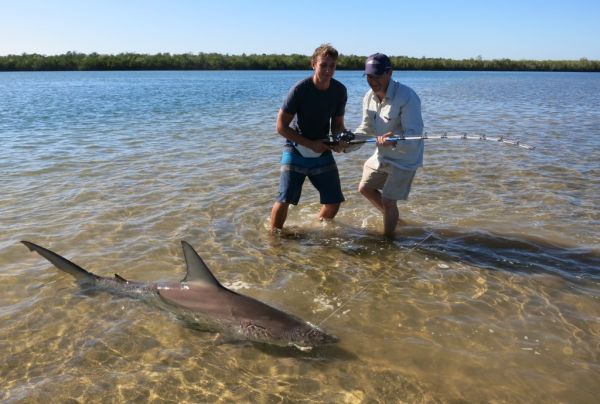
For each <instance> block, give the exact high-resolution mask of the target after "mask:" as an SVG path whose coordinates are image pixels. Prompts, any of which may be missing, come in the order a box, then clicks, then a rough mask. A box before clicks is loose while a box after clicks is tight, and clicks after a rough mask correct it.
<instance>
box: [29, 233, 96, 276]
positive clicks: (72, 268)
mask: <svg viewBox="0 0 600 404" xmlns="http://www.w3.org/2000/svg"><path fill="white" fill-rule="evenodd" d="M21 243H23V244H25V246H26V247H27V248H29V250H30V251H35V252H36V253H38V254H39V255H41V256H42V257H44V258H46V259H47V260H48V261H50V263H51V264H52V265H54V266H55V267H57V268H58V269H60V270H63V271H65V272H67V273H69V274H71V275H73V276H74V277H75V279H77V281H79V282H85V281H88V282H89V281H91V280H95V279H98V278H99V277H98V276H97V275H94V274H93V273H91V272H88V271H86V270H85V269H83V268H81V267H80V266H79V265H77V264H74V263H72V262H71V261H69V260H68V259H66V258H64V257H61V256H60V255H58V254H56V253H55V252H53V251H50V250H48V249H46V248H44V247H40V246H39V245H37V244H34V243H31V242H29V241H21Z"/></svg>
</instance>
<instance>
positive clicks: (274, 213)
mask: <svg viewBox="0 0 600 404" xmlns="http://www.w3.org/2000/svg"><path fill="white" fill-rule="evenodd" d="M289 206H290V204H289V203H285V202H275V203H274V204H273V208H272V209H271V231H275V230H276V229H278V230H281V229H282V228H283V224H284V223H285V219H286V218H287V213H288V208H289Z"/></svg>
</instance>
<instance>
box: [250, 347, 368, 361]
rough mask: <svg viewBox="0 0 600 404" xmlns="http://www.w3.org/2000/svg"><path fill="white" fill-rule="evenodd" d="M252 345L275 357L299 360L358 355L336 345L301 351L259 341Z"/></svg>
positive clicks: (324, 359)
mask: <svg viewBox="0 0 600 404" xmlns="http://www.w3.org/2000/svg"><path fill="white" fill-rule="evenodd" d="M253 345H254V347H255V348H256V349H258V350H259V351H261V352H263V353H265V354H268V355H270V356H274V357H277V358H293V359H299V360H314V361H331V360H343V361H351V360H357V359H358V356H356V355H355V354H353V353H352V352H350V351H347V350H345V349H344V348H341V347H339V346H337V345H327V346H319V347H314V348H313V349H311V350H310V351H301V350H299V349H297V348H294V347H284V346H277V345H268V344H260V343H254V344H253Z"/></svg>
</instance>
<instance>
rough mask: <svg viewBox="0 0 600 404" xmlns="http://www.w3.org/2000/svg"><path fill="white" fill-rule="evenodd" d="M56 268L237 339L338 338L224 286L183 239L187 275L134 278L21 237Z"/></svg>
mask: <svg viewBox="0 0 600 404" xmlns="http://www.w3.org/2000/svg"><path fill="white" fill-rule="evenodd" d="M21 242H22V243H23V244H24V245H25V246H26V247H27V248H29V250H30V251H35V252H36V253H38V254H39V255H41V256H42V257H44V258H45V259H46V260H48V261H49V262H50V263H51V264H53V265H54V266H55V267H57V268H58V269H60V270H62V271H64V272H66V273H68V274H70V275H72V276H73V277H74V278H75V279H76V281H77V282H78V284H79V285H80V286H81V287H88V288H90V287H91V288H97V289H100V290H106V291H108V292H112V293H116V294H120V295H125V296H129V297H134V298H141V297H144V298H146V297H149V298H151V299H157V300H158V302H159V303H160V306H164V307H166V308H167V309H168V310H171V311H173V312H175V313H176V314H177V315H178V316H180V317H182V318H183V319H184V320H187V321H191V322H192V324H194V325H197V326H198V327H199V328H201V329H205V330H206V331H212V332H216V333H219V334H221V335H224V336H227V337H228V338H231V339H233V340H238V341H243V340H247V341H252V342H255V343H264V344H270V345H277V346H291V347H295V348H298V349H300V350H302V351H309V350H311V349H312V348H313V347H317V346H322V345H329V344H334V343H337V342H338V341H339V339H338V338H337V337H336V336H334V335H330V334H327V333H326V332H325V331H323V330H322V329H321V328H319V327H318V326H316V325H313V324H311V323H309V322H308V321H305V320H302V319H301V318H299V317H296V316H294V315H292V314H289V313H286V312H284V311H282V310H279V309H277V308H275V307H272V306H270V305H268V304H266V303H263V302H261V301H259V300H257V299H254V298H252V297H249V296H245V295H242V294H240V293H237V292H235V291H232V290H230V289H227V288H226V287H225V286H223V285H222V284H221V283H220V282H219V281H218V280H217V278H216V277H215V276H214V275H213V273H212V272H211V271H210V270H209V269H208V267H207V266H206V264H205V263H204V261H203V260H202V258H201V257H200V255H198V253H197V252H196V251H195V250H194V248H193V247H192V246H191V245H190V244H189V243H187V242H186V241H182V242H181V244H182V247H183V254H184V257H185V262H186V275H185V277H184V278H183V279H182V280H181V281H180V282H164V283H150V282H136V281H131V280H127V279H125V278H124V277H122V276H120V275H118V274H114V277H104V276H99V275H96V274H94V273H92V272H89V271H87V270H85V269H83V268H82V267H80V266H79V265H77V264H75V263H73V262H71V261H69V260H68V259H66V258H64V257H62V256H60V255H58V254H57V253H55V252H53V251H50V250H48V249H46V248H44V247H41V246H39V245H37V244H34V243H32V242H29V241H21Z"/></svg>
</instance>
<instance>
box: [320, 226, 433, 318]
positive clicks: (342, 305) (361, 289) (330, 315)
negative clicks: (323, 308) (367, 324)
mask: <svg viewBox="0 0 600 404" xmlns="http://www.w3.org/2000/svg"><path fill="white" fill-rule="evenodd" d="M431 236H432V234H428V235H427V236H425V238H424V239H423V240H421V241H419V242H418V243H417V244H415V245H414V246H412V247H411V248H410V249H409V250H408V251H406V252H405V253H404V255H403V256H402V258H404V257H406V256H407V255H409V254H410V253H412V252H413V251H414V250H415V248H417V247H419V246H420V245H421V244H423V243H424V242H425V241H427V239H429V238H430V237H431ZM388 271H389V269H384V270H383V271H382V272H381V273H380V274H379V275H377V276H376V277H375V278H373V279H372V280H371V281H369V282H367V284H366V285H365V286H363V287H362V288H360V289H359V290H358V292H356V293H355V294H353V295H352V296H350V298H349V299H347V300H346V301H344V302H342V303H341V304H340V305H339V306H338V307H337V308H336V309H335V310H333V311H332V312H331V313H329V315H328V316H327V317H325V318H324V319H323V320H321V321H320V322H319V323H318V324H317V326H318V327H321V325H323V323H325V321H327V320H329V319H330V318H331V317H332V316H333V315H334V314H336V313H337V312H339V311H340V310H341V309H343V308H344V306H346V305H347V304H348V303H350V302H351V301H352V300H354V299H356V298H357V297H358V296H359V295H360V294H361V293H362V292H364V291H365V290H366V289H367V288H368V287H369V286H371V285H372V284H373V283H374V282H376V281H378V280H379V278H381V277H382V276H383V275H385V274H386V273H387V272H388Z"/></svg>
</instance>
